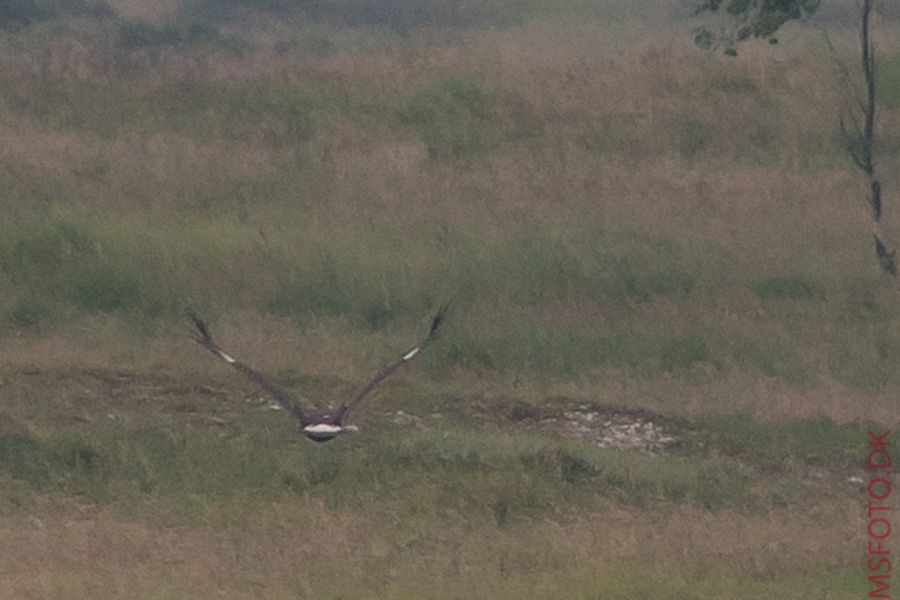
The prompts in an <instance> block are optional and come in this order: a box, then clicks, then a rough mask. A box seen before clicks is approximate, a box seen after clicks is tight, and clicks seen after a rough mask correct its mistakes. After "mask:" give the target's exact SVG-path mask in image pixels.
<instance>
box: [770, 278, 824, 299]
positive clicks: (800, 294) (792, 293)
mask: <svg viewBox="0 0 900 600" xmlns="http://www.w3.org/2000/svg"><path fill="white" fill-rule="evenodd" d="M753 293H754V294H756V296H757V297H758V298H761V299H763V300H822V299H824V298H825V290H824V289H823V288H822V286H821V285H819V284H818V283H816V282H814V281H810V280H809V279H807V278H805V277H803V276H800V275H775V276H771V277H766V278H765V279H760V280H759V281H757V282H756V283H755V284H753Z"/></svg>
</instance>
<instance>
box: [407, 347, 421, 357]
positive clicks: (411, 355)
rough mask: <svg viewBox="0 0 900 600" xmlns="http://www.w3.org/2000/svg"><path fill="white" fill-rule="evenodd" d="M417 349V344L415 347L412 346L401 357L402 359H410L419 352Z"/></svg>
mask: <svg viewBox="0 0 900 600" xmlns="http://www.w3.org/2000/svg"><path fill="white" fill-rule="evenodd" d="M419 350H420V348H419V347H418V346H416V347H415V348H413V349H412V350H410V351H409V352H407V353H406V356H404V357H403V360H409V359H411V358H412V357H413V356H415V355H416V354H418V353H419Z"/></svg>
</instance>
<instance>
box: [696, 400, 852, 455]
mask: <svg viewBox="0 0 900 600" xmlns="http://www.w3.org/2000/svg"><path fill="white" fill-rule="evenodd" d="M698 423H699V424H700V425H701V427H702V428H703V430H704V431H707V432H708V436H709V440H710V441H711V442H712V443H713V445H714V446H715V447H717V448H719V449H720V450H723V451H725V452H726V453H727V454H729V455H736V456H741V457H742V458H743V459H744V460H751V461H752V460H753V459H763V460H766V461H771V462H777V463H786V462H788V463H789V462H796V463H810V464H833V463H839V464H854V463H857V462H859V461H860V460H862V455H863V453H864V451H865V444H866V440H867V435H866V431H867V430H866V427H865V426H864V425H862V424H858V423H848V424H843V425H839V424H837V423H835V422H834V421H832V420H831V419H829V418H827V417H816V418H812V419H797V420H790V421H783V422H776V423H770V422H762V421H759V420H758V419H757V418H756V417H754V416H753V415H752V414H750V413H743V412H742V413H736V414H731V415H717V416H710V417H703V418H701V419H699V420H698Z"/></svg>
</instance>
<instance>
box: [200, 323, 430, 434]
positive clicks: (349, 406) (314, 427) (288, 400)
mask: <svg viewBox="0 0 900 600" xmlns="http://www.w3.org/2000/svg"><path fill="white" fill-rule="evenodd" d="M446 316H447V306H446V305H444V306H442V307H441V308H440V309H439V310H438V311H437V313H436V314H435V315H434V317H432V319H431V328H430V329H429V330H428V335H426V336H425V338H424V339H423V340H422V341H421V342H419V343H418V344H416V345H415V346H413V347H412V348H411V349H410V350H408V351H407V352H405V353H404V354H403V356H401V357H400V358H398V359H397V360H395V361H394V362H392V363H390V364H389V365H387V366H385V367H384V368H382V369H381V370H380V371H378V373H376V374H375V376H374V377H372V379H371V380H370V381H369V382H368V383H367V384H366V385H364V386H363V387H362V389H360V390H359V392H357V393H356V395H355V396H353V397H352V398H350V399H349V400H347V401H345V402H344V403H343V404H341V406H340V407H339V408H338V409H337V411H336V412H335V413H334V414H333V415H332V414H310V413H308V412H307V411H306V410H305V409H304V408H303V407H301V406H300V405H299V404H298V403H297V402H296V401H295V400H294V398H292V397H291V395H290V394H288V393H286V392H284V391H283V390H282V389H281V388H279V387H278V386H276V385H275V384H274V383H272V381H271V380H269V378H268V377H266V376H265V375H263V374H262V373H260V372H259V371H256V370H254V369H252V368H250V367H248V366H247V365H245V364H244V363H242V362H240V361H239V360H237V359H234V358H232V357H231V356H230V355H229V354H226V353H225V351H224V350H222V348H221V347H220V346H219V345H218V344H217V343H216V342H214V341H213V339H212V335H211V334H210V333H209V326H208V325H207V324H206V322H205V321H204V320H203V319H201V318H200V317H199V316H198V315H197V313H195V312H194V311H193V310H192V309H188V317H190V319H191V321H193V323H194V327H195V328H196V330H197V332H196V334H195V336H194V340H196V342H197V343H198V344H200V345H201V346H203V347H204V348H206V349H207V350H209V351H210V352H212V353H213V354H214V355H215V356H216V357H218V358H219V359H220V360H222V361H223V362H225V363H227V364H228V365H231V366H232V367H233V368H235V369H237V370H238V371H240V372H241V373H243V374H244V376H245V377H247V378H248V379H250V380H252V381H253V382H254V383H256V385H258V386H259V387H261V388H262V389H263V390H265V391H266V392H267V393H268V394H269V395H270V396H272V397H273V398H274V399H275V400H277V401H278V404H280V405H281V406H282V408H284V409H285V410H286V411H288V413H289V414H291V415H292V416H293V417H294V418H295V419H297V421H299V423H300V431H301V432H302V433H303V435H305V436H306V437H308V438H309V439H311V440H312V441H314V442H328V441H331V440H333V439H334V438H336V437H337V436H339V435H341V434H343V433H356V432H357V431H359V428H358V427H356V426H355V425H344V419H346V418H347V415H348V414H349V413H350V411H351V410H353V408H355V407H356V405H357V404H359V403H360V402H361V401H362V400H363V399H364V398H365V397H366V396H368V395H369V394H370V393H371V392H372V391H373V390H374V389H375V388H376V387H377V386H378V384H379V383H381V382H382V381H384V380H385V379H387V378H388V377H389V376H390V375H391V374H392V373H393V372H394V371H396V370H397V369H399V368H400V367H402V366H403V365H405V364H406V363H408V362H410V361H412V360H413V359H414V358H415V357H416V356H418V355H419V353H420V352H421V351H422V350H423V349H425V347H426V346H428V345H429V344H430V343H431V342H433V341H434V340H435V338H436V337H437V333H438V330H439V329H440V327H441V325H442V324H443V322H444V319H445V317H446Z"/></svg>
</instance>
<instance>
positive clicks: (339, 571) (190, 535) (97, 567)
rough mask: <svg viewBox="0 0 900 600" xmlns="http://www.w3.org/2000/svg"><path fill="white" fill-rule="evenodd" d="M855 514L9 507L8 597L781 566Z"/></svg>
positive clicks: (794, 563)
mask: <svg viewBox="0 0 900 600" xmlns="http://www.w3.org/2000/svg"><path fill="white" fill-rule="evenodd" d="M851 513H853V509H851V508H850V507H849V506H841V505H837V506H824V507H819V508H816V509H814V510H813V511H810V512H800V513H798V512H795V511H794V510H781V511H774V512H772V513H770V514H768V515H764V516H763V515H760V516H753V515H744V514H737V513H731V512H728V511H725V512H721V513H717V514H710V513H707V512H705V511H698V510H695V509H674V510H671V511H665V512H663V513H659V514H650V515H648V514H647V513H646V512H644V511H640V512H639V511H633V510H622V509H617V508H611V509H610V510H609V511H606V512H602V513H597V514H592V515H585V516H584V517H582V518H578V519H576V520H575V521H573V522H569V523H554V522H538V523H529V524H528V525H522V526H514V527H512V528H510V529H492V530H490V531H485V530H484V529H481V528H472V527H467V526H466V525H465V524H457V525H452V526H450V527H449V528H446V529H443V530H440V531H436V530H429V529H421V530H418V531H416V530H415V528H414V527H411V526H410V524H403V523H373V522H367V521H364V520H361V519H359V518H358V517H355V516H353V515H348V514H341V513H335V512H332V511H328V510H326V509H324V508H323V507H321V506H315V505H309V504H308V503H307V504H303V505H297V504H292V505H284V504H278V505H274V506H271V507H268V508H265V509H263V510H261V511H260V512H256V513H254V514H251V515H249V516H248V517H247V520H246V521H243V522H238V523H235V524H234V525H232V526H229V527H226V528H221V527H215V528H200V529H183V528H177V527H169V526H166V525H164V524H161V523H160V522H156V523H154V522H135V521H133V520H131V519H123V518H122V517H121V516H117V515H115V514H114V513H110V512H108V511H95V510H87V511H86V512H84V513H78V512H74V513H72V514H68V515H63V516H60V515H57V514H52V513H48V514H42V513H38V514H37V515H33V516H31V517H29V518H28V519H22V518H20V517H15V518H3V519H2V520H0V538H2V539H3V541H4V543H6V544H8V545H7V546H6V547H7V548H12V547H14V548H15V549H16V550H15V552H12V553H4V558H3V559H2V561H0V574H2V576H3V581H4V583H3V587H2V588H0V590H3V591H2V595H0V597H3V598H10V599H12V598H46V597H56V598H69V597H72V598H74V597H80V595H81V594H84V593H90V594H91V595H92V596H93V597H96V598H113V597H122V596H123V595H128V596H129V597H134V598H155V597H167V596H175V597H183V595H184V594H190V593H197V594H201V595H202V596H204V597H212V596H216V597H227V598H241V597H253V596H255V597H259V596H260V595H265V596H266V597H270V598H281V597H295V595H297V594H299V595H301V596H310V595H316V594H317V593H328V591H329V590H335V589H341V588H350V589H353V588H355V587H357V586H366V587H367V588H368V592H367V593H368V594H374V595H376V596H378V595H380V594H383V593H386V592H385V591H379V590H384V588H385V586H386V585H387V584H389V583H391V582H398V581H404V580H407V581H409V580H412V579H414V578H415V577H416V575H415V574H416V573H419V574H422V573H428V578H429V580H431V581H432V582H435V583H436V584H437V585H438V586H444V585H447V586H450V587H451V588H452V587H458V586H460V585H464V586H472V585H476V586H477V585H481V583H480V582H488V581H491V580H493V579H495V578H501V579H517V578H521V577H524V576H528V577H535V576H538V575H541V574H544V573H553V572H557V571H559V570H563V571H567V572H570V573H572V574H573V575H574V574H584V573H591V572H603V571H604V570H606V569H610V568H615V567H616V565H646V566H648V568H650V570H652V571H655V570H660V569H662V570H666V571H671V572H677V573H680V574H682V576H684V577H694V576H699V575H704V574H706V575H709V574H712V573H725V574H729V573H730V574H742V575H743V576H748V575H749V576H754V577H775V576H777V575H778V574H779V573H786V572H793V571H803V570H806V569H810V568H814V567H816V568H821V567H824V568H833V567H840V566H842V565H844V564H846V563H847V561H848V560H851V559H852V557H854V556H855V555H856V554H857V552H858V549H859V547H861V546H862V544H863V543H864V540H863V539H862V538H863V537H864V536H863V532H864V526H863V522H862V520H861V519H860V518H848V515H849V514H851ZM650 565H652V567H649V566H650ZM335 577H337V580H335ZM163 590H165V591H163ZM438 595H440V594H438ZM383 597H387V596H383Z"/></svg>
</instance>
